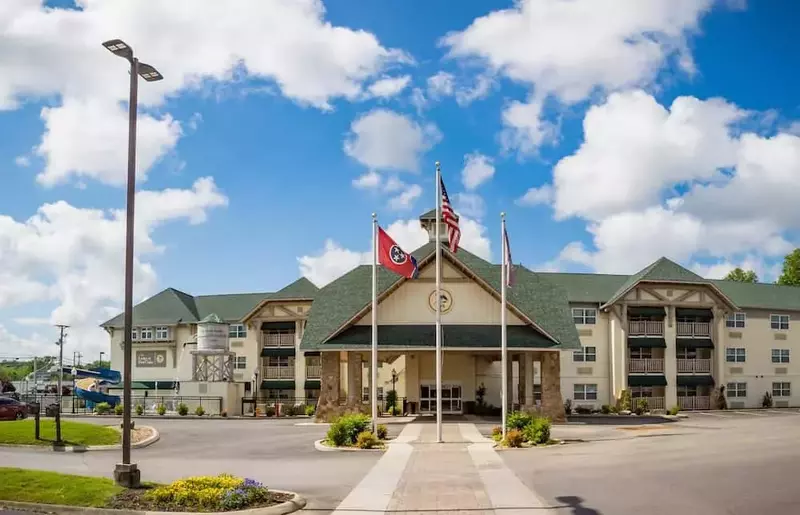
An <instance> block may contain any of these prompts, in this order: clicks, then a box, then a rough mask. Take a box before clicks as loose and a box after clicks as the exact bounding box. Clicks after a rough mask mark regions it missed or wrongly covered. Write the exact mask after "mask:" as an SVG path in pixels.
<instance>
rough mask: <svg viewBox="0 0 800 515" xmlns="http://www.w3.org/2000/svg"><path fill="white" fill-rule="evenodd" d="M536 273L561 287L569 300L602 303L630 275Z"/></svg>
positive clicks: (612, 294)
mask: <svg viewBox="0 0 800 515" xmlns="http://www.w3.org/2000/svg"><path fill="white" fill-rule="evenodd" d="M536 273H537V274H538V275H540V276H542V277H545V278H546V279H548V280H550V281H551V282H553V283H555V284H557V285H558V286H560V287H561V288H563V289H564V291H565V292H566V294H567V298H568V299H569V302H573V303H582V302H583V303H588V304H604V303H605V302H606V301H607V300H608V299H610V298H611V297H612V296H614V293H615V292H616V291H617V290H619V289H620V286H622V285H623V284H624V283H625V282H626V281H627V280H628V278H629V277H630V276H628V275H611V274H583V273H567V272H536Z"/></svg>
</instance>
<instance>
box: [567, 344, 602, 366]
mask: <svg viewBox="0 0 800 515" xmlns="http://www.w3.org/2000/svg"><path fill="white" fill-rule="evenodd" d="M572 361H576V362H580V363H583V362H588V361H597V347H584V348H583V349H582V350H576V351H575V352H573V353H572Z"/></svg>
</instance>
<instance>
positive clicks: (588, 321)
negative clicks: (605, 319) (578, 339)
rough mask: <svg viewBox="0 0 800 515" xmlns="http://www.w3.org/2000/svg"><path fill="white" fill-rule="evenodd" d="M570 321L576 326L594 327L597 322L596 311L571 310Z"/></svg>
mask: <svg viewBox="0 0 800 515" xmlns="http://www.w3.org/2000/svg"><path fill="white" fill-rule="evenodd" d="M572 320H573V322H575V324H577V325H594V324H595V323H596V322H597V310H596V309H594V308H572Z"/></svg>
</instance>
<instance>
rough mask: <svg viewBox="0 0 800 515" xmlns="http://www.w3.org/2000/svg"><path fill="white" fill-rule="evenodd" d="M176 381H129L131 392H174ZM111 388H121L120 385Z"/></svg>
mask: <svg viewBox="0 0 800 515" xmlns="http://www.w3.org/2000/svg"><path fill="white" fill-rule="evenodd" d="M176 384H177V382H176V381H131V390H155V389H156V388H158V389H159V390H174V389H175V385H176ZM112 388H114V389H116V388H122V383H120V384H119V385H118V386H112Z"/></svg>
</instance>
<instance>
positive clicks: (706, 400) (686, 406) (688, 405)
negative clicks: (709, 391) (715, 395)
mask: <svg viewBox="0 0 800 515" xmlns="http://www.w3.org/2000/svg"><path fill="white" fill-rule="evenodd" d="M678 406H679V407H680V408H681V409H682V410H693V409H711V397H678Z"/></svg>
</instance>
